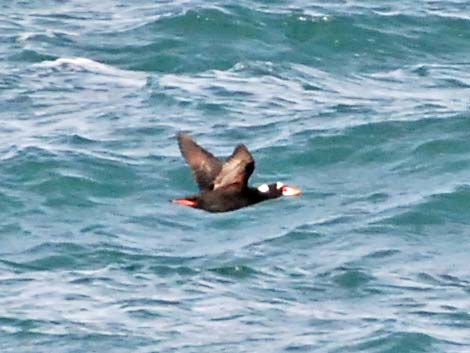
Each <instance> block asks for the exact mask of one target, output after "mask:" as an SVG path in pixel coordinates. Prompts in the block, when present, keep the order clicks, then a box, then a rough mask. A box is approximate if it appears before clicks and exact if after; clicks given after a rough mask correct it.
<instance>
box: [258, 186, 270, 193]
mask: <svg viewBox="0 0 470 353" xmlns="http://www.w3.org/2000/svg"><path fill="white" fill-rule="evenodd" d="M258 191H259V192H268V191H269V186H268V184H262V185H260V186H258Z"/></svg>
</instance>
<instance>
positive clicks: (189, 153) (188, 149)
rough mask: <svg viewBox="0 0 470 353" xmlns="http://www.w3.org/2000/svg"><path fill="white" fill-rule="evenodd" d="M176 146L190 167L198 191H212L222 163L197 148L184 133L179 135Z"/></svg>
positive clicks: (202, 149) (210, 154)
mask: <svg viewBox="0 0 470 353" xmlns="http://www.w3.org/2000/svg"><path fill="white" fill-rule="evenodd" d="M177 138H178V145H179V148H180V151H181V154H182V155H183V157H184V159H185V160H186V162H188V164H189V165H190V167H191V169H192V171H193V176H194V179H195V180H196V183H197V184H198V186H199V189H200V190H212V189H213V185H214V179H215V178H216V177H217V175H218V174H219V173H220V171H221V170H222V162H221V161H220V160H219V159H217V158H216V157H214V155H213V154H212V153H210V152H208V151H206V150H205V149H204V148H202V147H201V146H199V145H198V144H197V143H196V142H194V141H193V139H192V138H191V137H190V136H189V135H187V134H184V133H179V134H178V136H177Z"/></svg>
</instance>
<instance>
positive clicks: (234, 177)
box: [173, 133, 300, 212]
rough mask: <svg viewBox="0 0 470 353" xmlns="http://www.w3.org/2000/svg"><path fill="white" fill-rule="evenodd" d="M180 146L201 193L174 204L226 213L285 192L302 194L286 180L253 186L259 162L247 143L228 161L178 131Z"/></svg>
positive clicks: (241, 145)
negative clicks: (249, 181)
mask: <svg viewBox="0 0 470 353" xmlns="http://www.w3.org/2000/svg"><path fill="white" fill-rule="evenodd" d="M178 145H179V148H180V150H181V154H182V155H183V157H184V158H185V160H186V161H187V162H188V164H189V165H190V167H191V169H192V171H193V176H194V179H195V181H196V183H197V184H198V186H199V190H200V192H199V193H198V194H196V195H193V196H188V197H185V198H182V199H175V200H173V202H174V203H178V204H180V205H185V206H190V207H194V208H200V209H203V210H206V211H209V212H226V211H233V210H236V209H238V208H242V207H246V206H250V205H253V204H256V203H258V202H261V201H264V200H268V199H273V198H277V197H280V196H283V195H284V196H294V195H298V194H300V191H299V190H298V189H296V188H293V187H289V186H285V185H284V184H282V183H274V184H270V185H266V184H264V185H262V186H260V187H258V188H253V187H249V186H248V179H249V177H250V176H251V174H252V173H253V170H254V169H255V161H254V159H253V157H252V155H251V153H250V152H249V151H248V149H247V148H246V146H245V145H243V144H240V145H238V146H237V147H235V149H234V151H233V153H232V155H231V156H230V157H229V158H228V159H227V160H226V161H225V162H222V161H220V160H219V159H218V158H216V157H214V156H213V155H212V154H211V153H210V152H208V151H206V150H205V149H204V148H202V147H201V146H199V145H198V144H197V143H195V142H194V141H193V140H192V139H191V137H189V136H188V135H186V134H183V133H179V134H178Z"/></svg>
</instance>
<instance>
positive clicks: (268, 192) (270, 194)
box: [257, 181, 301, 199]
mask: <svg viewBox="0 0 470 353" xmlns="http://www.w3.org/2000/svg"><path fill="white" fill-rule="evenodd" d="M257 190H258V192H259V193H260V194H261V195H263V196H266V198H269V199H274V198H276V197H281V196H298V195H300V193H301V191H300V189H299V188H296V187H294V186H288V185H284V184H283V183H281V182H280V181H278V182H277V183H272V184H261V185H260V186H258V187H257Z"/></svg>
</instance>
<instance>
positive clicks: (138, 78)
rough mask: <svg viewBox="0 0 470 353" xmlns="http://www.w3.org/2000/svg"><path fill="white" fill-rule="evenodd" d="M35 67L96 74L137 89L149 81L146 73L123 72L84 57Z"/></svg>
mask: <svg viewBox="0 0 470 353" xmlns="http://www.w3.org/2000/svg"><path fill="white" fill-rule="evenodd" d="M33 66H34V67H39V68H49V69H57V70H62V69H68V70H72V71H86V72H90V73H96V74H99V75H102V76H107V77H112V78H117V79H119V81H120V82H121V83H123V84H125V85H129V86H136V87H142V86H144V85H145V83H146V79H147V75H146V74H144V73H141V72H135V71H129V70H121V69H118V68H115V67H113V66H110V65H106V64H102V63H100V62H97V61H94V60H91V59H88V58H82V57H72V58H58V59H56V60H48V61H43V62H40V63H38V64H34V65H33Z"/></svg>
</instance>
